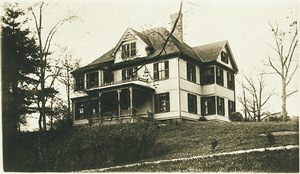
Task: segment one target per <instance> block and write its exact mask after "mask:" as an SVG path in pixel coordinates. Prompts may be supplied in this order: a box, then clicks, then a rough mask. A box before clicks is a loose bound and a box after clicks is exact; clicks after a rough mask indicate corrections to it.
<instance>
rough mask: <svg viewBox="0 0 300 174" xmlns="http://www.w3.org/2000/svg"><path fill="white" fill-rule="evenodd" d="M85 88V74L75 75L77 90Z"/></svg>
mask: <svg viewBox="0 0 300 174" xmlns="http://www.w3.org/2000/svg"><path fill="white" fill-rule="evenodd" d="M81 89H84V74H78V75H76V76H75V91H78V90H81Z"/></svg>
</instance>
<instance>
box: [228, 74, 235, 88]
mask: <svg viewBox="0 0 300 174" xmlns="http://www.w3.org/2000/svg"><path fill="white" fill-rule="evenodd" d="M227 87H228V89H232V90H234V75H233V74H232V73H230V72H227Z"/></svg>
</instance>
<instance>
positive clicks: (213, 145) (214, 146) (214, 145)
mask: <svg viewBox="0 0 300 174" xmlns="http://www.w3.org/2000/svg"><path fill="white" fill-rule="evenodd" d="M217 146H218V140H217V139H216V138H212V139H211V148H212V149H215V148H216V147H217Z"/></svg>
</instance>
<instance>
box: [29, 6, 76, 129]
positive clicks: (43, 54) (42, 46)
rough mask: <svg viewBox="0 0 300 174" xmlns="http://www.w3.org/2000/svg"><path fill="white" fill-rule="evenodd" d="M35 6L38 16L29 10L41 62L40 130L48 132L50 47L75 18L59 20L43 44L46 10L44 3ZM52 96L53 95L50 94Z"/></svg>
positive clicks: (39, 87) (39, 74)
mask: <svg viewBox="0 0 300 174" xmlns="http://www.w3.org/2000/svg"><path fill="white" fill-rule="evenodd" d="M35 6H37V7H38V16H37V15H36V13H35V12H34V10H33V8H29V10H30V11H31V13H32V15H33V18H34V22H35V29H36V33H37V40H38V58H39V61H40V64H39V73H38V76H39V79H38V81H39V85H38V86H37V87H38V88H37V89H38V90H39V97H38V103H37V104H38V107H39V108H40V118H39V127H40V130H44V131H45V130H47V128H46V125H47V124H46V102H47V95H48V94H49V93H48V94H47V90H48V91H51V88H52V89H53V87H51V86H49V87H47V86H46V80H47V79H46V76H47V75H46V73H47V70H48V69H49V64H48V63H49V60H48V56H49V55H50V47H51V43H52V39H53V37H54V35H55V34H56V32H57V31H58V30H59V28H60V27H61V26H62V25H64V24H65V23H66V22H68V21H72V20H73V19H74V18H75V16H69V17H67V18H64V19H62V20H59V21H58V22H57V23H56V24H55V25H54V26H52V27H51V29H50V31H49V32H48V33H47V34H46V40H45V42H43V40H42V39H43V38H42V36H44V30H43V21H44V18H43V12H44V11H43V9H44V6H45V4H44V2H39V3H37V4H36V5H35ZM58 73H59V71H58V72H57V73H56V74H55V76H57V75H58ZM50 95H51V93H50ZM41 121H43V126H42V124H41Z"/></svg>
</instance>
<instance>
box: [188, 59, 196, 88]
mask: <svg viewBox="0 0 300 174" xmlns="http://www.w3.org/2000/svg"><path fill="white" fill-rule="evenodd" d="M187 80H188V81H191V82H194V83H196V67H195V65H192V64H190V63H187Z"/></svg>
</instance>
